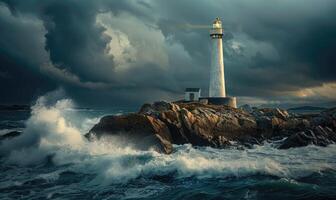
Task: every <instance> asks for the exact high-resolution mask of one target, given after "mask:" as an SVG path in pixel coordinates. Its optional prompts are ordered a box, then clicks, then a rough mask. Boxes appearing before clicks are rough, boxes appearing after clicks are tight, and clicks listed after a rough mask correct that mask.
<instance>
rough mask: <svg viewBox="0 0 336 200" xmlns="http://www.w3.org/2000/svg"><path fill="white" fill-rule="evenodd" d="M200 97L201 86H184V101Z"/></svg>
mask: <svg viewBox="0 0 336 200" xmlns="http://www.w3.org/2000/svg"><path fill="white" fill-rule="evenodd" d="M200 97H201V88H186V90H185V97H184V100H185V101H199V99H200Z"/></svg>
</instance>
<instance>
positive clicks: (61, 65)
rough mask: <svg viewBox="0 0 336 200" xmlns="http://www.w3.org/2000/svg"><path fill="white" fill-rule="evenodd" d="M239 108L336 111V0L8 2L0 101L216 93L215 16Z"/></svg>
mask: <svg viewBox="0 0 336 200" xmlns="http://www.w3.org/2000/svg"><path fill="white" fill-rule="evenodd" d="M216 17H221V19H222V21H223V25H224V30H225V35H224V39H223V40H224V60H225V76H226V77H225V78H226V87H227V93H228V95H230V96H236V97H238V104H240V105H242V104H245V103H247V104H252V105H282V106H294V105H295V106H297V105H321V106H335V105H336V103H335V102H336V55H335V52H336V37H335V36H336V1H335V0H319V1H317V0H295V1H293V0H272V1H269V0H234V1H233V0H169V1H167V0H24V1H23V0H0V90H1V95H0V104H14V103H17V104H31V103H32V102H33V101H34V100H36V99H37V98H38V96H40V95H43V94H45V93H46V92H49V91H53V90H57V89H59V88H62V90H64V91H65V93H66V95H67V96H68V97H69V98H72V99H73V100H74V101H75V102H76V103H77V104H78V105H82V106H92V107H106V106H107V107H109V106H130V105H141V104H142V103H144V102H153V101H158V100H166V101H174V100H178V99H181V98H183V93H184V89H185V88H187V87H199V88H201V89H202V95H203V96H206V95H207V93H208V84H209V68H210V44H211V43H210V42H211V40H210V36H209V30H208V29H204V28H203V29H201V28H200V27H206V26H208V25H211V23H212V22H213V20H214V18H216Z"/></svg>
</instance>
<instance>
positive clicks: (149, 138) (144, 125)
mask: <svg viewBox="0 0 336 200" xmlns="http://www.w3.org/2000/svg"><path fill="white" fill-rule="evenodd" d="M86 136H87V137H88V138H93V137H96V138H98V139H100V138H101V137H103V136H120V137H122V138H125V140H126V143H127V144H128V145H132V146H134V147H136V148H138V149H141V150H148V149H150V148H154V149H156V150H157V151H159V152H164V153H171V152H172V143H171V136H170V133H169V130H168V128H167V126H166V125H165V124H164V123H163V122H161V121H160V120H158V119H155V118H153V117H151V116H146V115H141V114H129V115H124V116H106V117H103V118H102V119H101V120H100V122H99V123H98V124H96V125H95V126H94V127H93V128H92V129H91V130H90V132H89V133H88V134H87V135H86Z"/></svg>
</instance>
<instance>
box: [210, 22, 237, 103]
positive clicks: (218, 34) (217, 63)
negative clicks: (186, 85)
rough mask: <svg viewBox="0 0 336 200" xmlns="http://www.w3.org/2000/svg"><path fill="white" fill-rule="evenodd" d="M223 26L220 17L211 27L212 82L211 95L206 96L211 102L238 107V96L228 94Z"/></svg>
mask: <svg viewBox="0 0 336 200" xmlns="http://www.w3.org/2000/svg"><path fill="white" fill-rule="evenodd" d="M223 34H224V31H223V26H222V21H221V19H220V18H219V17H217V18H216V19H215V21H214V22H213V23H212V27H211V29H210V39H211V63H210V84H209V97H206V98H204V99H206V100H207V101H208V103H209V104H215V105H227V106H230V107H234V108H236V107H237V100H236V97H229V96H227V94H226V88H225V75H224V54H223Z"/></svg>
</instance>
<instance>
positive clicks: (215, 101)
mask: <svg viewBox="0 0 336 200" xmlns="http://www.w3.org/2000/svg"><path fill="white" fill-rule="evenodd" d="M200 101H203V102H204V101H207V103H208V104H211V105H227V106H230V107H233V108H237V98H236V97H203V98H200Z"/></svg>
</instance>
